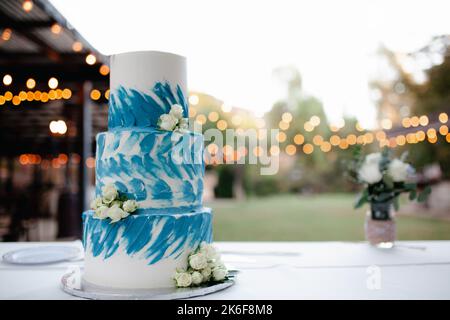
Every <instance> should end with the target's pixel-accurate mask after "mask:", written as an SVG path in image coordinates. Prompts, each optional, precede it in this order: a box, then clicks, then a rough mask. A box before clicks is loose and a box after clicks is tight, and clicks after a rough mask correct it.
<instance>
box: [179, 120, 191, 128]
mask: <svg viewBox="0 0 450 320" xmlns="http://www.w3.org/2000/svg"><path fill="white" fill-rule="evenodd" d="M178 128H179V129H180V130H187V129H189V119H188V118H181V119H180V121H179V123H178Z"/></svg>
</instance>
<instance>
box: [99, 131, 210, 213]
mask: <svg viewBox="0 0 450 320" xmlns="http://www.w3.org/2000/svg"><path fill="white" fill-rule="evenodd" d="M203 176H204V162H203V136H202V135H201V134H197V133H193V132H187V133H184V134H180V133H177V132H175V133H174V132H171V131H161V130H157V129H153V128H133V129H120V130H112V131H109V132H102V133H99V134H98V135H97V156H96V194H97V196H100V195H101V189H102V187H103V186H104V185H106V184H109V183H113V184H115V186H116V187H117V189H118V190H119V192H120V193H123V194H125V195H126V196H127V198H129V199H135V200H136V201H137V202H138V204H139V208H140V209H148V210H153V211H154V212H155V213H158V212H161V209H163V210H162V211H164V212H171V213H176V212H190V211H192V210H196V209H198V208H201V207H202V195H203ZM140 212H141V210H138V212H137V213H138V214H139V213H140ZM146 212H149V211H146Z"/></svg>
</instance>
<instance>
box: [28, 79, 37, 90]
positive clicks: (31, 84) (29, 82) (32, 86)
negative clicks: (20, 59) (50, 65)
mask: <svg viewBox="0 0 450 320" xmlns="http://www.w3.org/2000/svg"><path fill="white" fill-rule="evenodd" d="M26 84H27V88H28V89H33V88H34V87H35V86H36V81H35V80H34V79H33V78H30V79H28V80H27V83H26Z"/></svg>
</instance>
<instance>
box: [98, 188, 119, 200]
mask: <svg viewBox="0 0 450 320" xmlns="http://www.w3.org/2000/svg"><path fill="white" fill-rule="evenodd" d="M118 195H119V193H118V192H117V188H116V187H115V186H114V185H113V184H107V185H106V186H104V187H103V188H102V196H103V202H104V203H106V204H108V203H111V202H113V201H114V200H115V199H116V198H117V196H118Z"/></svg>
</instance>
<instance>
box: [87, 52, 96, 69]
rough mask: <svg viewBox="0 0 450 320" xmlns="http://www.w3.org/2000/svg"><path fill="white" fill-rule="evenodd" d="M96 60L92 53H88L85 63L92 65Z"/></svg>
mask: <svg viewBox="0 0 450 320" xmlns="http://www.w3.org/2000/svg"><path fill="white" fill-rule="evenodd" d="M96 62H97V58H96V57H95V56H94V55H93V54H92V53H89V54H88V55H87V56H86V63H87V64H88V65H90V66H92V65H94V64H95V63H96Z"/></svg>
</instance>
